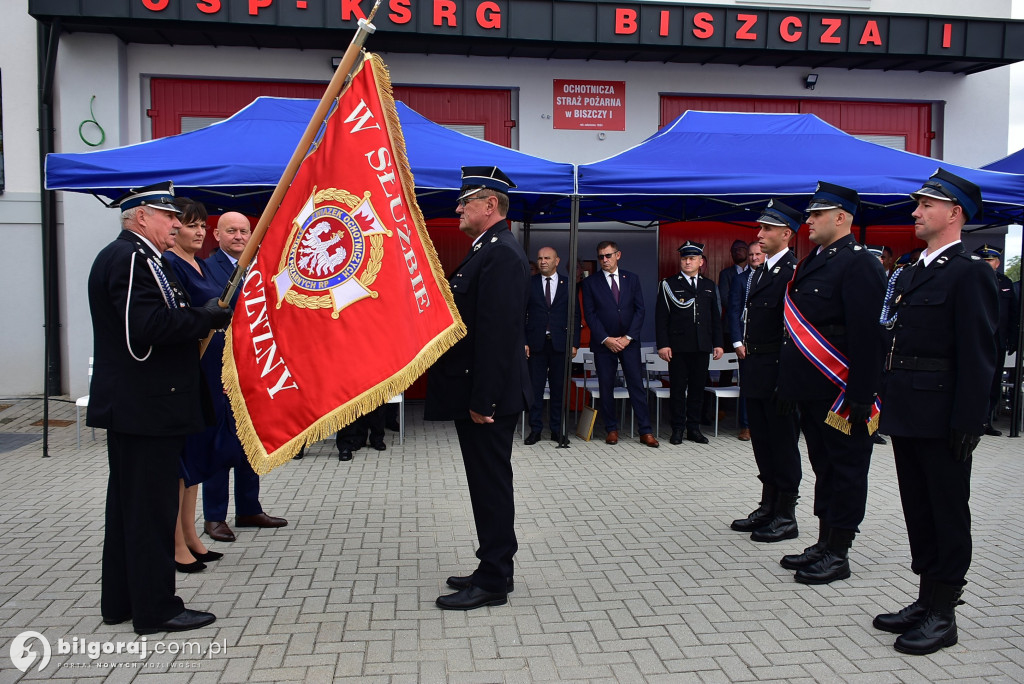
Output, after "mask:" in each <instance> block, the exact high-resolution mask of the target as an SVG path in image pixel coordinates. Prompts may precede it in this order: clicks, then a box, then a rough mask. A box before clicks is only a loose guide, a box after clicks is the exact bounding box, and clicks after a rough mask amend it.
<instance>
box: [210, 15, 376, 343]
mask: <svg viewBox="0 0 1024 684" xmlns="http://www.w3.org/2000/svg"><path fill="white" fill-rule="evenodd" d="M380 3H381V0H376V2H375V3H374V5H373V8H372V9H371V10H370V14H369V16H368V17H367V18H366V19H360V20H359V26H358V28H357V29H356V33H355V35H354V36H352V42H350V43H349V45H348V49H347V50H345V55H344V56H343V57H342V58H341V63H340V64H339V65H338V68H337V69H335V71H334V76H333V77H331V81H330V83H328V84H327V89H326V90H325V91H324V94H323V97H321V98H320V102H319V103H318V104H317V106H316V111H315V112H313V117H312V118H311V119H310V120H309V125H307V126H306V131H305V132H304V133H303V134H302V138H300V139H299V144H298V145H296V146H295V151H294V152H293V153H292V158H291V159H290V160H289V161H288V165H287V166H285V168H284V173H282V174H281V180H279V181H278V182H277V187H275V188H274V192H273V194H272V195H271V196H270V201H268V202H267V206H265V207H264V208H263V213H262V214H261V215H260V220H259V221H258V222H257V223H256V228H254V229H253V231H252V237H251V238H250V239H249V243H248V244H247V245H246V246H245V249H244V250H243V251H242V254H241V256H239V257H238V263H237V264H235V270H234V272H232V274H231V278H229V279H228V283H227V285H225V286H224V291H223V292H222V293H221V295H220V300H219V301H218V302H217V303H218V304H219V305H220V307H221V308H222V309H227V308H228V307H229V306H231V304H230V302H231V298H232V297H234V295H235V291H236V290H237V289H238V285H239V283H240V281H241V280H242V276H243V275H244V274H245V272H246V270H248V268H249V264H251V263H252V260H253V257H254V256H255V255H256V250H257V249H259V246H260V242H262V241H263V236H264V235H266V233H267V228H268V227H269V226H270V222H271V221H272V220H274V215H275V214H276V213H277V209H278V207H279V206H280V205H281V200H283V199H284V196H285V193H286V192H287V191H288V188H289V187H290V186H291V184H292V181H293V180H294V179H295V174H296V173H298V171H299V166H301V165H302V160H303V159H305V158H306V153H307V152H308V151H309V146H310V145H312V144H313V139H314V138H315V137H316V134H317V132H318V131H319V130H320V127H321V126H322V125H323V123H324V119H326V118H327V112H328V111H329V110H330V108H331V105H332V104H333V103H334V100H335V98H337V97H338V95H339V94H340V93H341V91H342V90H343V89H344V88H345V86H347V85H348V83H349V81H351V79H352V68H353V66H355V63H356V58H357V57H359V53H360V52H361V51H362V49H363V45H364V44H365V43H366V39H367V38H369V37H370V35H371V34H372V33H373V32H374V31H376V30H377V29H376V27H375V26H374V25H373V24H371V23H370V22H371V21H372V20H373V16H374V15H375V14H376V13H377V8H378V7H380ZM211 339H213V331H211V332H210V334H209V335H207V336H206V339H204V340H203V342H202V344H201V345H200V347H199V356H200V358H202V356H203V354H204V353H206V348H207V347H208V346H209V345H210V340H211Z"/></svg>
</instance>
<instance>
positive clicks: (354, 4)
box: [249, 0, 366, 21]
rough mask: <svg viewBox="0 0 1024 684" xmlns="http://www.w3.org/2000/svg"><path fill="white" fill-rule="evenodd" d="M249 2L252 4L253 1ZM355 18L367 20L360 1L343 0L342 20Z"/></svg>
mask: <svg viewBox="0 0 1024 684" xmlns="http://www.w3.org/2000/svg"><path fill="white" fill-rule="evenodd" d="M249 1H250V2H252V0H249ZM353 17H355V18H356V19H365V18H366V15H365V14H363V10H362V8H361V7H360V6H359V0H341V20H342V21H352V18H353Z"/></svg>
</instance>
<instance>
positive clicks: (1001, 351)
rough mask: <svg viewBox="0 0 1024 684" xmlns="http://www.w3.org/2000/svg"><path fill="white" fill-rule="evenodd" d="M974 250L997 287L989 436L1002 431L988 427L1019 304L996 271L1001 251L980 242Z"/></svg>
mask: <svg viewBox="0 0 1024 684" xmlns="http://www.w3.org/2000/svg"><path fill="white" fill-rule="evenodd" d="M974 253H975V254H977V255H978V256H979V257H981V258H982V259H984V260H985V261H986V262H987V263H988V265H989V266H991V267H992V270H993V271H995V274H996V285H997V286H998V288H999V325H998V326H997V327H996V368H995V372H994V373H993V374H992V387H991V390H990V392H989V396H988V420H987V421H985V434H986V435H991V436H993V437H999V436H1000V435H1002V434H1003V433H1002V431H1000V430H997V429H995V428H994V427H992V423H993V422H994V421H995V420H996V418H997V417H998V416H999V399H1000V397H1001V396H1002V393H1003V362H1004V360H1005V358H1006V352H1015V351H1017V331H1018V329H1019V325H1020V321H1019V320H1018V318H1019V314H1020V308H1019V307H1018V305H1017V293H1016V292H1015V291H1014V289H1013V281H1012V280H1010V279H1009V278H1007V277H1006V274H1005V273H1000V272H999V263H1000V257H1002V256H1003V253H1002V252H1001V251H1000V250H999V249H998V248H996V247H990V246H989V245H982V246H981V247H979V248H978V249H976V250H974Z"/></svg>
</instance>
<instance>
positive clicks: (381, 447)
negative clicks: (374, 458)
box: [370, 439, 388, 451]
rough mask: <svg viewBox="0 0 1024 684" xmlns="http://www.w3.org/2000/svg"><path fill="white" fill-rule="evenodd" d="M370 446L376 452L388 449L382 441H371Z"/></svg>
mask: <svg viewBox="0 0 1024 684" xmlns="http://www.w3.org/2000/svg"><path fill="white" fill-rule="evenodd" d="M370 446H371V447H372V448H374V449H376V450H377V451H384V450H386V449H387V448H388V445H387V444H385V443H384V440H383V439H376V440H371V441H370Z"/></svg>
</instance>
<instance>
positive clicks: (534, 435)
mask: <svg viewBox="0 0 1024 684" xmlns="http://www.w3.org/2000/svg"><path fill="white" fill-rule="evenodd" d="M539 441H540V433H539V432H537V431H536V430H530V434H528V435H526V439H524V440H523V444H525V445H526V446H532V445H534V444H536V443H537V442H539Z"/></svg>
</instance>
